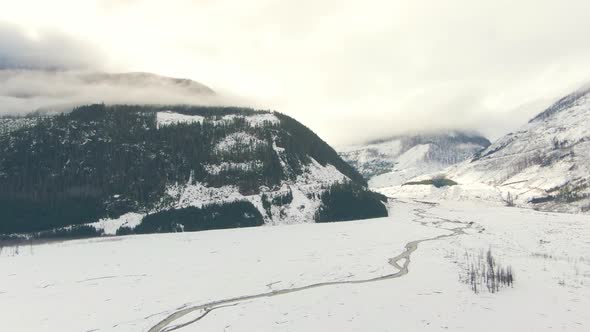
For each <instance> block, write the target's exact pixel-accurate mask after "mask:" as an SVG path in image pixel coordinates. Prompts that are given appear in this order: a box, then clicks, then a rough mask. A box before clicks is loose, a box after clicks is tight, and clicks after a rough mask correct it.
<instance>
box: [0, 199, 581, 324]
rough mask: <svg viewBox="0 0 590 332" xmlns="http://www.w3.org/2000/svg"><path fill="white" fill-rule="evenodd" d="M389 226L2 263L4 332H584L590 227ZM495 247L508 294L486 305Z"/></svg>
mask: <svg viewBox="0 0 590 332" xmlns="http://www.w3.org/2000/svg"><path fill="white" fill-rule="evenodd" d="M390 214H391V216H390V217H389V218H382V219H373V220H361V221H354V222H346V223H334V224H301V225H289V226H277V227H259V228H248V229H234V230H222V231H207V232H198V233H178V234H156V235H142V236H129V237H113V238H97V239H90V240H76V241H67V242H58V243H48V244H39V245H33V246H20V247H19V248H16V247H4V248H2V250H1V251H0V313H1V314H0V317H1V322H2V330H5V331H173V330H177V331H320V330H321V331H498V330H501V331H549V330H551V331H555V330H557V331H588V329H590V313H589V311H588V308H590V216H588V215H568V214H551V213H542V212H536V211H532V210H525V209H517V208H508V207H490V206H486V205H483V203H473V202H442V203H440V204H431V203H428V202H418V201H410V200H408V201H392V203H391V207H390ZM490 248H491V251H492V252H493V255H494V257H495V259H496V260H497V262H498V263H499V264H502V265H503V266H508V265H509V266H511V267H512V269H513V271H514V275H515V281H514V285H513V287H510V286H508V287H504V288H501V289H500V291H499V292H497V293H493V294H492V293H490V292H489V291H487V290H486V289H484V290H483V291H481V292H479V293H477V294H476V293H475V292H473V291H472V290H471V287H470V285H469V284H468V283H465V280H466V276H467V271H468V270H469V266H470V264H472V261H470V260H469V257H473V255H476V256H477V255H478V253H481V252H484V251H487V250H488V249H490Z"/></svg>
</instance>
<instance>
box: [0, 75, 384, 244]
mask: <svg viewBox="0 0 590 332" xmlns="http://www.w3.org/2000/svg"><path fill="white" fill-rule="evenodd" d="M130 77H131V78H130ZM133 77H136V76H135V75H132V76H128V75H124V76H123V78H121V77H120V76H114V77H113V76H102V75H99V76H98V77H93V78H92V81H95V82H96V81H104V80H116V81H123V82H128V80H129V79H131V80H132V81H134V82H136V81H135V80H134V78H133ZM139 77H140V81H142V82H145V78H146V77H147V78H149V79H148V81H151V80H152V78H153V76H151V75H148V76H144V75H143V74H141V75H140V76H139ZM159 80H160V79H156V81H158V82H159ZM164 80H165V81H167V80H168V79H164ZM172 82H177V81H172ZM178 82H180V84H181V85H183V86H185V85H186V86H187V87H188V88H191V89H192V88H197V89H198V90H202V89H203V88H201V87H199V86H198V85H196V84H195V83H192V82H188V83H187V82H185V81H178ZM122 84H127V83H122ZM133 84H138V83H133ZM142 84H143V83H142ZM150 84H152V83H150ZM155 84H159V83H155ZM384 200H385V198H384V197H383V196H381V195H378V194H375V193H372V192H370V191H368V190H367V188H366V181H365V179H364V178H363V177H362V176H361V175H360V174H359V173H358V172H357V171H356V170H355V169H354V168H353V167H351V166H350V165H349V164H347V163H346V162H345V161H343V160H342V159H341V158H340V157H339V156H338V154H337V153H336V151H334V149H332V148H331V147H330V146H329V145H328V144H326V143H325V142H324V141H323V140H321V139H320V138H319V137H318V136H317V135H316V134H315V133H313V132H312V131H311V130H309V129H308V128H307V127H305V126H303V125H302V124H300V123H299V122H297V121H296V120H294V119H292V118H290V117H288V116H286V115H284V114H280V113H276V112H272V113H271V112H266V111H256V110H252V109H244V108H221V107H196V106H195V107H189V106H186V107H185V106H176V107H163V106H130V105H125V106H117V105H113V106H106V105H104V104H97V105H89V106H84V107H78V108H76V109H74V110H73V111H72V112H69V113H63V114H57V115H38V114H37V115H30V116H26V117H4V118H0V216H1V218H2V222H1V223H0V234H4V237H10V236H14V234H15V233H19V234H26V236H37V237H64V236H69V237H72V236H96V235H102V234H128V233H152V232H174V231H194V230H204V229H215V228H229V227H245V226H256V225H262V224H281V223H300V222H313V221H316V222H330V221H343V220H353V219H363V218H370V217H379V216H386V215H387V209H386V207H385V205H384V204H383V203H382V201H384ZM11 234H12V235H11Z"/></svg>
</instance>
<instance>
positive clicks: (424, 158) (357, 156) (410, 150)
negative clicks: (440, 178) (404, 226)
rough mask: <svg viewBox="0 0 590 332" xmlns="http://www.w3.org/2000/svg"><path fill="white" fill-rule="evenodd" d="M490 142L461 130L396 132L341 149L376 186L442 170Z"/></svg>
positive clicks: (389, 184) (370, 182)
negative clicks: (398, 134)
mask: <svg viewBox="0 0 590 332" xmlns="http://www.w3.org/2000/svg"><path fill="white" fill-rule="evenodd" d="M489 145H490V142H489V141H488V140H487V139H486V138H484V137H482V136H479V135H476V134H469V133H465V132H460V131H451V132H446V133H439V134H425V135H408V136H396V137H392V138H389V139H385V140H378V141H372V142H369V143H367V144H364V145H357V146H350V147H345V148H343V149H341V150H340V155H341V156H342V158H344V160H346V161H348V162H349V163H350V164H351V165H353V166H354V167H356V168H357V169H358V170H359V172H360V173H361V174H362V175H363V176H364V177H365V178H367V179H369V185H370V186H371V187H374V188H381V187H388V186H393V185H400V184H403V183H405V182H406V181H407V180H409V179H411V178H414V177H416V176H419V175H422V174H429V173H433V172H436V171H439V170H442V169H444V168H446V167H448V166H450V165H453V164H456V163H459V162H461V161H464V160H466V159H468V158H469V157H471V156H473V155H474V154H475V153H477V152H479V151H481V150H482V149H485V148H486V147H488V146H489Z"/></svg>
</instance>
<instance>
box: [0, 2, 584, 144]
mask: <svg viewBox="0 0 590 332" xmlns="http://www.w3.org/2000/svg"><path fill="white" fill-rule="evenodd" d="M2 2H4V1H3V0H0V5H1V7H0V8H2V9H3V10H2V12H1V13H0V22H2V21H5V22H11V23H12V24H15V25H18V26H19V27H21V28H22V29H24V30H29V31H37V32H43V31H47V29H51V30H52V31H61V32H64V33H67V34H70V35H72V36H73V37H74V38H77V39H79V40H85V41H86V42H87V43H90V44H92V45H93V46H94V47H96V48H97V49H100V50H101V51H102V52H104V56H103V57H101V59H103V60H104V61H103V63H101V64H102V65H103V67H106V68H108V69H111V70H118V71H128V70H132V71H136V70H141V71H152V72H156V73H160V74H165V75H171V76H179V77H190V78H193V79H195V80H197V81H200V82H203V83H205V84H208V85H210V86H212V87H213V88H214V89H216V90H223V89H226V90H228V91H233V92H234V93H236V94H239V95H246V96H250V97H252V98H253V99H254V100H255V101H254V102H253V104H254V106H258V107H264V108H275V109H277V110H279V111H282V112H285V113H288V114H290V115H292V116H294V117H295V118H297V119H299V120H301V121H302V122H304V123H305V124H307V125H309V126H310V127H311V128H312V129H314V130H315V131H316V132H318V133H319V134H320V136H322V137H324V138H326V139H327V140H328V141H329V142H330V143H335V144H342V143H347V142H351V141H358V140H363V139H367V138H374V137H377V136H386V135H393V134H396V133H400V132H404V131H416V130H421V129H428V130H435V129H441V128H451V127H452V128H469V129H475V130H480V131H482V132H484V133H486V134H488V135H490V136H493V137H497V136H499V135H501V134H503V133H505V132H507V131H509V130H512V129H514V128H516V127H518V126H519V125H520V124H522V123H523V122H525V121H526V120H527V119H528V118H529V117H531V116H533V115H534V114H535V113H538V112H540V111H541V110H542V108H543V107H544V106H546V105H547V104H548V103H550V102H551V100H553V99H555V98H558V97H560V95H562V94H566V93H569V92H570V91H571V90H572V89H575V88H576V87H577V86H579V85H581V84H583V83H585V82H587V81H588V80H589V78H590V62H588V60H587V59H590V44H589V43H587V42H586V39H587V35H588V33H589V32H590V20H588V19H587V17H586V16H587V14H588V13H589V12H590V2H588V1H587V0H570V1H567V2H563V1H556V0H520V1H517V2H515V1H506V0H494V1H492V0H481V1H472V0H447V1H439V0H430V1H427V0H414V1H396V0H387V1H385V0H366V1H332V0H330V1H320V0H316V1H310V0H299V1H294V0H293V1H286V0H252V1H230V0H217V1H213V0H199V1H188V0H169V1H166V2H163V1H141V0H134V1H123V2H120V1H112V0H111V1H85V0H55V1H52V2H47V1H32V0H20V1H19V2H13V1H11V3H2ZM39 12H41V13H43V14H39ZM359 128H360V129H359Z"/></svg>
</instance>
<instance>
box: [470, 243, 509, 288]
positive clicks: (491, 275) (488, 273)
mask: <svg viewBox="0 0 590 332" xmlns="http://www.w3.org/2000/svg"><path fill="white" fill-rule="evenodd" d="M465 260H466V271H465V275H463V276H462V281H463V282H464V283H466V284H468V285H469V286H470V288H471V290H472V291H473V292H474V293H476V294H477V293H480V292H482V291H484V290H487V291H488V292H490V293H497V292H499V291H500V289H502V288H504V287H512V286H513V284H514V272H513V270H512V266H510V265H508V266H506V267H503V266H502V265H501V264H500V263H498V260H497V259H496V258H495V257H494V255H493V254H492V249H488V251H487V252H486V253H485V254H484V251H483V250H481V251H480V252H479V254H478V255H477V256H475V255H472V254H470V253H468V252H466V253H465Z"/></svg>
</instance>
